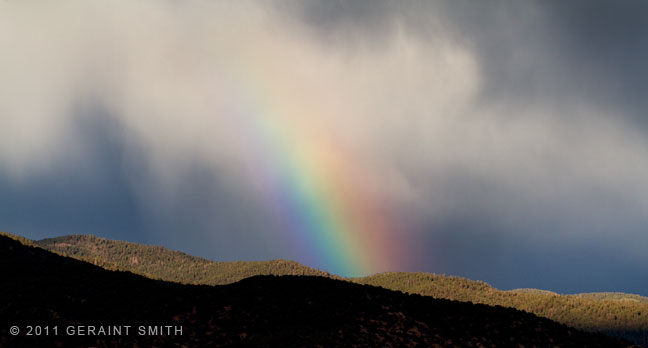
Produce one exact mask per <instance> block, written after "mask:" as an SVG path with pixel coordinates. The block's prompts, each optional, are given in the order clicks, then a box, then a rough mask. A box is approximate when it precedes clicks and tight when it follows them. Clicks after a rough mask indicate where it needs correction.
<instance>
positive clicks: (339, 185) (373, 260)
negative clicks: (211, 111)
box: [229, 69, 405, 277]
mask: <svg viewBox="0 0 648 348" xmlns="http://www.w3.org/2000/svg"><path fill="white" fill-rule="evenodd" d="M236 73H237V74H236V76H235V77H234V78H233V79H232V80H231V81H235V82H234V84H235V86H232V88H233V89H235V93H234V95H236V98H237V100H235V101H233V102H232V104H233V105H234V106H233V108H234V109H233V110H229V113H230V116H229V117H230V121H231V122H235V123H237V125H238V127H239V128H240V129H243V133H245V136H246V141H247V142H248V147H249V148H250V150H248V152H249V153H252V156H253V157H254V161H253V162H254V166H255V168H254V169H255V171H258V174H257V176H256V178H257V179H258V180H262V181H263V182H264V186H266V187H271V188H272V189H271V191H270V192H269V194H267V197H266V200H267V205H268V206H270V207H272V209H274V213H275V214H277V215H278V216H279V217H280V220H281V223H282V228H283V229H284V230H285V232H284V233H285V236H284V238H286V239H287V240H288V242H287V243H288V244H290V245H292V247H293V248H294V249H295V250H296V251H297V252H300V258H301V259H300V260H298V261H300V262H303V263H305V264H307V265H309V266H317V267H320V268H322V269H325V270H327V271H330V272H332V273H335V274H339V275H343V276H349V277H355V276H363V275H368V274H372V273H376V272H382V271H388V270H397V269H400V267H403V260H404V259H405V258H404V255H403V251H404V250H403V249H404V248H403V243H402V241H400V240H399V238H398V234H397V233H396V232H398V231H397V229H396V226H395V224H394V223H393V221H394V220H395V219H394V218H393V217H392V216H390V214H392V212H391V209H388V207H387V206H386V205H384V203H383V202H384V201H385V200H384V199H383V198H382V197H380V194H379V193H378V192H372V191H371V190H369V189H366V186H367V185H365V183H364V180H366V177H367V175H368V174H369V173H370V172H369V169H368V166H367V165H366V164H365V162H364V161H363V158H362V156H359V155H358V154H356V153H354V151H353V148H352V147H351V146H348V145H345V143H344V142H343V141H342V139H341V138H340V137H336V136H335V134H334V132H331V131H327V129H326V128H325V127H324V125H322V124H316V123H314V122H313V121H312V120H313V119H315V120H321V119H323V118H321V117H301V116H302V115H308V113H313V112H321V111H318V110H310V109H309V110H306V107H304V106H301V105H300V104H299V103H295V102H294V98H291V96H287V95H281V93H280V92H279V91H277V90H274V89H273V88H272V86H271V85H264V84H263V83H262V81H259V79H258V77H256V76H253V75H252V74H250V73H246V72H244V71H242V70H240V69H239V70H237V71H236ZM291 101H293V102H291ZM319 116H322V115H319ZM305 119H308V122H307V121H305Z"/></svg>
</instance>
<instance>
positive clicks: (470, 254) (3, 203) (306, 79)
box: [0, 0, 648, 296]
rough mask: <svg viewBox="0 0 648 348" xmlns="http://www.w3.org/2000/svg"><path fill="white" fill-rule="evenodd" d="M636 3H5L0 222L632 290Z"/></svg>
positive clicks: (640, 146) (639, 245) (638, 80)
mask: <svg viewBox="0 0 648 348" xmlns="http://www.w3.org/2000/svg"><path fill="white" fill-rule="evenodd" d="M646 17H648V3H646V2H643V1H618V2H614V4H612V3H611V2H603V1H569V2H563V1H537V2H536V1H525V2H518V1H481V2H474V1H434V2H432V1H400V2H393V1H379V0H378V1H361V0H358V1H247V0H243V1H236V2H217V1H199V0H188V1H182V2H178V1H170V0H169V1H160V0H156V1H153V0H142V1H137V2H133V1H125V0H121V1H111V2H98V1H97V2H89V1H81V0H78V1H72V0H70V1H59V2H46V1H31V0H29V1H17V0H6V1H1V2H0V230H3V231H7V232H10V233H14V234H18V235H22V236H25V237H28V238H33V239H40V238H48V237H53V236H60V235H66V234H94V235H97V236H100V237H105V238H112V239H119V240H126V241H132V242H138V243H148V244H155V245H163V246H165V247H168V248H171V249H176V250H182V251H184V252H187V253H190V254H193V255H197V256H201V257H206V258H209V259H212V260H217V261H232V260H267V259H279V258H280V259H292V260H296V261H299V262H302V263H304V264H306V265H308V266H311V267H317V268H320V269H323V270H328V271H330V272H333V273H338V274H342V275H352V276H357V275H363V274H369V273H376V272H384V271H421V272H432V273H439V274H451V275H456V276H462V277H467V278H471V279H474V280H482V281H486V282H488V283H490V284H491V285H493V286H495V287H497V288H500V289H512V288H540V289H546V290H553V291H557V292H560V293H578V292H592V291H623V292H630V293H637V294H641V295H645V296H646V295H648V253H647V252H646V250H645V249H646V247H647V246H648V233H647V232H646V228H647V227H648V137H647V136H646V135H648V119H647V118H646V110H648V101H647V99H646V98H645V95H647V93H648V70H647V68H646V64H645V63H644V62H646V61H648V36H646V35H645V33H646V32H648V20H647V19H648V18H646Z"/></svg>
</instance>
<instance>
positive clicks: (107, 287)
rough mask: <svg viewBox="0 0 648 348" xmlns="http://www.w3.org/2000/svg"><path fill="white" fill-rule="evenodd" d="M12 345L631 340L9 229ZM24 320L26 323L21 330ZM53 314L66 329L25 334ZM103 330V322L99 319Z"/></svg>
mask: <svg viewBox="0 0 648 348" xmlns="http://www.w3.org/2000/svg"><path fill="white" fill-rule="evenodd" d="M0 271H1V272H2V274H3V278H4V279H3V286H2V287H0V299H2V300H1V301H0V318H1V319H0V345H1V346H3V347H50V346H63V347H79V346H84V347H85V346H96V347H113V346H125V347H151V346H159V347H183V346H184V347H205V346H232V347H244V346H245V347H316V346H323V347H376V346H382V347H414V346H420V347H553V346H559V347H627V346H628V343H627V342H621V341H616V340H614V339H611V338H609V337H606V336H603V335H600V334H592V333H585V332H581V331H578V330H575V329H570V328H568V327H566V326H563V325H561V324H557V323H555V322H553V321H551V320H548V319H543V318H539V317H536V316H535V315H533V314H528V313H524V312H521V311H518V310H514V309H507V308H501V307H490V306H486V305H474V304H470V303H462V302H455V301H448V300H439V299H433V298H431V297H424V296H418V295H406V294H403V293H400V292H395V291H390V290H386V289H382V288H377V287H373V286H368V285H359V284H354V283H350V282H346V281H340V280H334V279H329V278H323V277H310V276H309V277H300V276H285V277H275V276H258V277H252V278H249V279H245V280H243V281H240V282H238V283H235V284H231V285H225V286H192V285H180V284H175V283H167V282H163V281H159V280H151V279H146V278H143V277H140V276H137V275H134V274H132V273H128V272H113V271H107V270H104V269H101V268H99V267H96V266H93V265H91V264H88V263H85V262H81V261H78V260H74V259H70V258H66V257H62V256H59V255H55V254H52V253H50V252H47V251H45V250H43V249H40V248H35V247H31V246H26V245H24V244H22V243H20V242H18V241H16V240H13V239H10V238H7V237H4V236H0ZM12 325H16V326H18V327H19V328H20V329H21V333H20V334H18V335H16V336H13V335H10V334H9V328H10V326H12ZM27 325H48V326H50V327H52V326H54V325H56V326H58V327H59V330H60V331H59V334H58V336H52V335H50V336H26V335H25V334H24V333H25V330H26V326H27ZM71 325H75V326H76V327H79V325H81V326H83V327H84V330H85V332H86V333H87V332H88V329H87V328H88V326H90V325H93V326H95V328H96V327H98V326H100V325H103V326H106V325H132V326H134V327H136V326H139V325H180V326H182V330H183V331H182V333H183V334H182V335H150V334H147V335H142V336H140V335H138V334H135V333H133V332H131V334H130V335H121V336H114V335H113V336H103V335H99V336H96V335H87V334H86V335H85V336H79V335H75V336H70V335H67V334H65V328H66V327H68V326H71ZM95 332H96V331H95Z"/></svg>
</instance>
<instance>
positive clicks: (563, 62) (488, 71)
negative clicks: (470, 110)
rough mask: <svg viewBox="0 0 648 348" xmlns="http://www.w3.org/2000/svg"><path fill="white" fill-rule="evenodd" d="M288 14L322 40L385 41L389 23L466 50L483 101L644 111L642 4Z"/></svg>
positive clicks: (405, 6)
mask: <svg viewBox="0 0 648 348" xmlns="http://www.w3.org/2000/svg"><path fill="white" fill-rule="evenodd" d="M289 12H290V11H289ZM291 13H293V14H296V15H298V16H299V18H301V19H302V20H303V21H304V23H306V24H307V25H308V26H309V27H311V28H312V29H314V30H315V32H317V33H318V34H319V35H321V36H322V37H323V38H324V39H330V38H331V37H333V38H337V39H341V40H342V41H344V39H345V38H346V39H354V38H355V40H353V42H354V43H355V44H357V43H358V41H360V40H366V41H376V42H385V41H387V36H388V35H389V34H390V33H391V31H392V30H393V26H394V24H395V23H398V24H399V25H401V26H402V27H404V28H406V29H407V30H408V31H409V33H410V34H414V35H418V36H419V37H420V38H422V39H423V40H426V39H427V40H437V39H438V37H439V36H440V35H441V36H443V37H444V39H446V40H453V41H455V42H457V43H459V44H462V45H467V46H469V47H472V48H473V49H475V53H476V54H477V59H478V60H479V63H480V67H481V73H482V74H483V76H484V77H485V79H486V80H485V82H484V83H483V86H482V87H483V88H482V90H481V93H483V94H484V99H485V101H486V102H488V101H489V99H490V98H503V99H508V100H510V99H515V102H518V103H523V102H529V101H533V100H537V99H544V100H549V101H551V100H554V101H555V102H565V101H570V100H574V99H580V100H582V99H584V100H587V101H588V102H593V103H599V104H600V105H601V106H607V107H610V106H613V107H615V109H616V110H617V111H620V112H619V113H620V114H623V115H625V116H632V117H634V118H636V117H641V116H642V115H643V114H644V113H643V112H641V111H642V110H644V109H645V107H646V101H645V100H646V98H645V97H644V96H645V95H646V92H648V68H647V67H646V64H645V62H646V61H648V36H646V35H645V33H646V32H648V4H647V3H646V2H644V1H638V0H637V1H633V0H626V1H616V2H610V1H568V2H565V1H531V2H519V1H480V2H475V1H405V2H393V1H325V2H320V1H312V2H299V3H298V6H295V7H294V8H292V11H291Z"/></svg>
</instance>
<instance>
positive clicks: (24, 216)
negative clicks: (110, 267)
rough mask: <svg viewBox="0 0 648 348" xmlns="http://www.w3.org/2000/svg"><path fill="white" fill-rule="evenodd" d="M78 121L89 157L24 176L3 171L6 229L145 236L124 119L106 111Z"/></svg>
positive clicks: (31, 233) (0, 187)
mask: <svg viewBox="0 0 648 348" xmlns="http://www.w3.org/2000/svg"><path fill="white" fill-rule="evenodd" d="M77 121H78V123H77V126H76V131H77V134H79V135H80V138H79V140H80V142H79V143H78V145H79V146H81V147H83V150H82V152H83V158H74V159H70V158H67V159H58V160H57V161H56V162H55V164H53V165H52V166H51V168H50V169H49V170H48V171H46V172H40V173H37V174H34V175H31V176H29V177H25V178H23V179H22V180H20V182H16V181H15V179H12V178H11V177H9V176H7V175H6V174H4V173H3V174H4V175H2V176H0V197H2V199H1V200H0V220H1V221H2V223H3V226H2V229H3V230H6V231H11V232H12V233H18V234H22V235H25V236H27V237H28V238H37V239H40V238H46V237H53V236H56V235H61V234H96V235H109V236H111V237H113V238H116V239H123V240H132V241H140V242H141V241H145V240H146V238H145V237H143V236H142V235H141V234H140V232H139V231H140V230H141V228H142V220H141V216H140V210H139V203H138V197H137V194H136V192H135V191H134V190H133V187H132V183H131V182H130V181H129V179H128V176H127V172H126V171H125V164H126V158H125V151H126V150H127V149H126V144H125V143H124V141H123V139H122V138H120V137H119V134H120V133H119V127H118V125H117V124H116V123H115V122H114V121H115V120H113V119H111V118H110V117H109V116H108V115H106V114H102V112H98V113H97V116H96V117H92V118H78V119H77Z"/></svg>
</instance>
